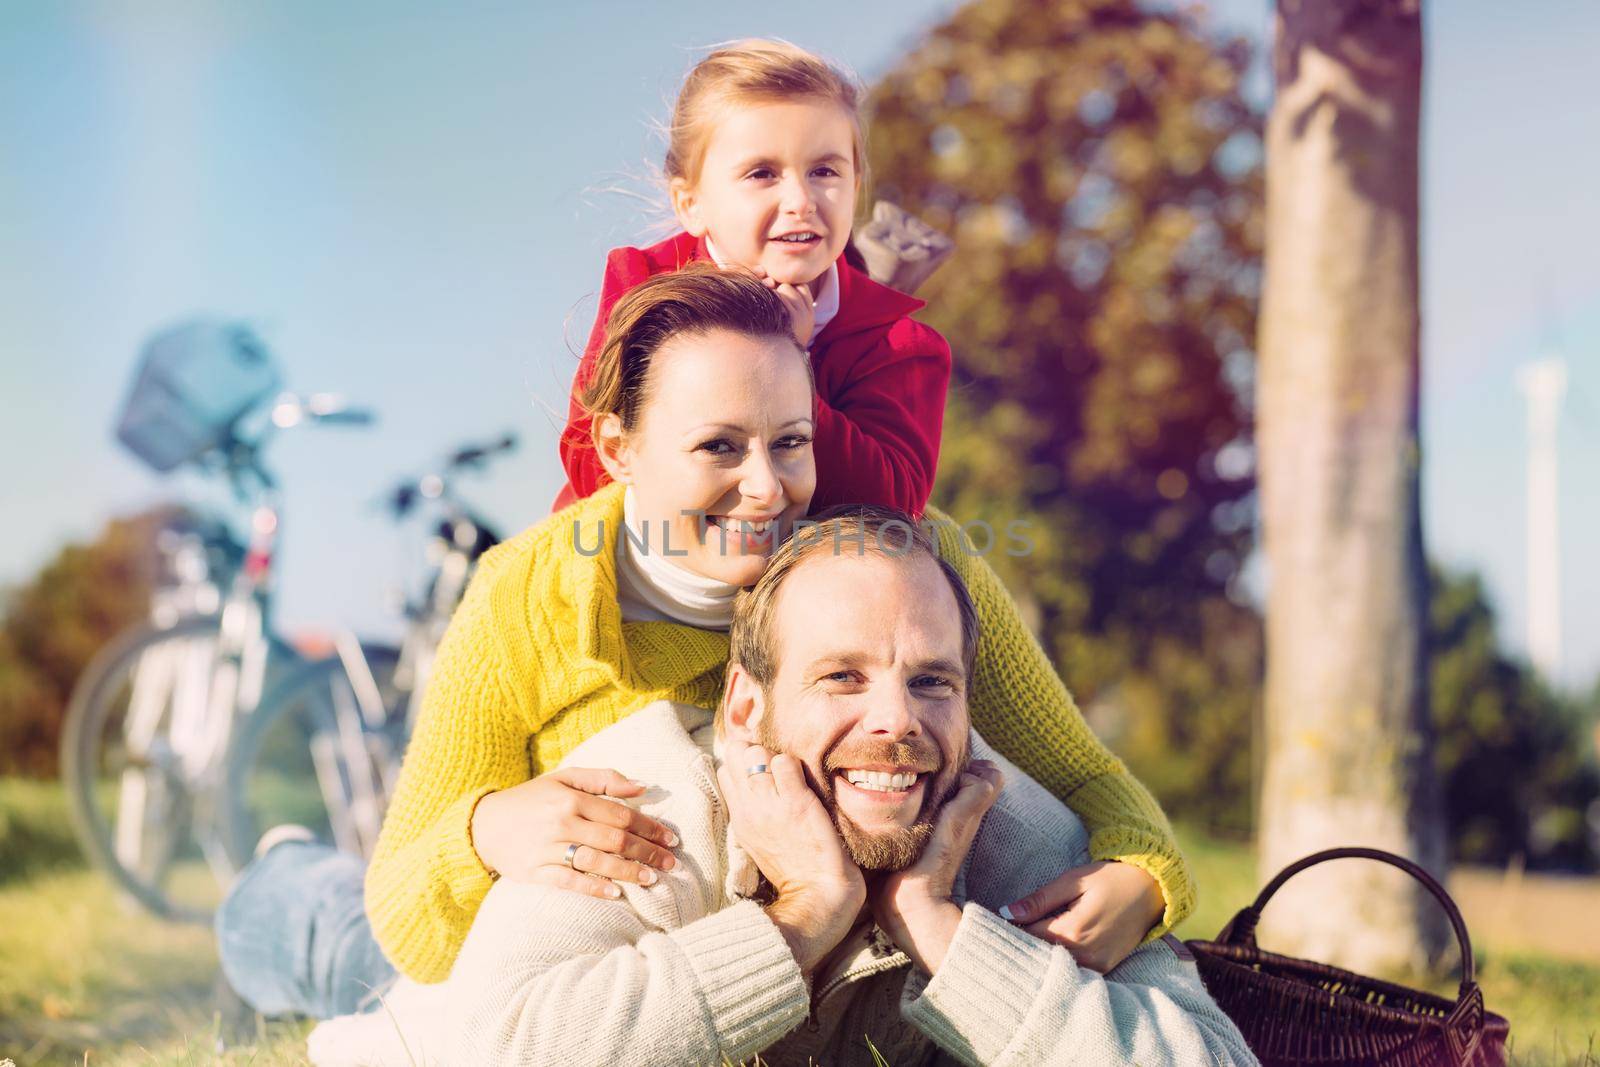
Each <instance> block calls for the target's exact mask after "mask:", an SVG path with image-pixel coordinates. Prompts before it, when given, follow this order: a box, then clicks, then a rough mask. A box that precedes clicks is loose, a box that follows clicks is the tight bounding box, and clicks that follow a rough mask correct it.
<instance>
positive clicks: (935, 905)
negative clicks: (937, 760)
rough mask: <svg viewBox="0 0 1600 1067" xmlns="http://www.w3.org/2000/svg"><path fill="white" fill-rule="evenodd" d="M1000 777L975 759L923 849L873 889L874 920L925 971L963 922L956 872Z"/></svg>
mask: <svg viewBox="0 0 1600 1067" xmlns="http://www.w3.org/2000/svg"><path fill="white" fill-rule="evenodd" d="M1004 782H1005V776H1004V775H1003V774H1002V773H1001V771H1000V768H998V767H996V766H995V765H994V764H993V763H990V762H989V761H988V760H973V761H972V763H971V764H970V765H968V767H967V770H966V773H964V774H963V775H962V776H961V782H960V787H959V788H958V789H957V790H956V794H955V796H953V797H951V798H950V799H949V800H947V801H946V802H945V804H944V807H943V808H942V809H941V810H940V812H939V818H938V821H937V822H936V823H935V824H934V828H933V836H932V837H930V838H929V839H928V844H927V846H926V847H924V848H923V850H922V855H921V856H918V857H917V861H916V862H915V863H913V864H912V865H911V866H909V867H907V868H906V869H905V870H903V871H896V872H895V873H893V874H890V875H887V876H885V877H884V878H883V880H882V881H881V882H879V883H878V885H877V886H876V887H875V888H874V889H873V891H872V915H873V918H874V919H876V920H877V923H878V926H879V927H881V928H882V929H883V932H884V933H886V934H888V935H889V937H890V938H891V939H892V940H893V941H894V943H895V944H897V945H899V946H900V948H901V949H903V950H904V951H905V953H906V955H908V956H910V957H911V959H912V961H913V962H914V963H916V965H917V966H918V967H921V968H922V969H923V970H924V971H925V972H927V973H928V974H933V973H934V972H936V971H937V970H938V969H939V964H941V963H943V962H944V955H945V952H946V950H948V949H949V947H950V940H951V938H953V937H954V936H955V932H956V927H957V926H959V925H960V924H961V908H960V907H958V906H957V905H956V904H955V902H954V901H952V900H951V899H950V894H951V892H952V890H953V889H954V887H955V881H956V874H957V873H958V872H959V871H960V870H961V863H962V861H963V860H965V859H966V858H967V853H968V852H971V851H972V840H973V838H975V837H976V836H977V835H978V826H979V824H981V823H982V822H983V817H984V815H985V814H986V813H987V812H988V811H989V808H990V807H991V806H993V804H994V802H995V798H997V797H998V796H999V795H1000V787H1001V785H1003V784H1004Z"/></svg>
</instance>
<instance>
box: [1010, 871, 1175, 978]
mask: <svg viewBox="0 0 1600 1067" xmlns="http://www.w3.org/2000/svg"><path fill="white" fill-rule="evenodd" d="M1063 908H1064V909H1066V910H1064V911H1063V910H1062V909H1063ZM1165 910H1166V900H1165V899H1164V898H1163V897H1162V895H1161V887H1160V886H1158V885H1157V884H1156V880H1155V879H1154V878H1152V877H1150V876H1149V875H1148V874H1146V873H1145V872H1144V871H1141V870H1140V869H1139V868H1137V867H1134V866H1131V865H1130V864H1126V863H1115V862H1111V863H1108V862H1104V861H1102V862H1097V863H1089V864H1085V865H1084V866H1082V867H1074V868H1073V869H1072V870H1070V871H1068V872H1066V873H1065V874H1063V875H1061V876H1060V877H1059V878H1057V879H1056V880H1055V881H1053V882H1051V883H1050V884H1049V885H1046V886H1043V887H1041V888H1039V889H1036V890H1034V891H1033V892H1032V893H1029V894H1028V895H1027V896H1025V897H1023V898H1022V899H1021V900H1019V901H1017V902H1016V903H1015V904H1011V905H1009V906H1008V907H1006V909H1005V911H1004V912H1002V915H1004V916H1005V917H1006V918H1008V919H1010V920H1011V921H1012V922H1015V923H1019V924H1025V925H1024V929H1026V930H1027V931H1028V933H1030V934H1032V935H1033V936H1034V937H1038V938H1043V939H1044V940H1046V941H1054V942H1055V943H1056V944H1058V945H1064V946H1065V947H1066V948H1067V950H1068V951H1070V952H1071V953H1072V958H1073V959H1075V960H1077V961H1078V966H1080V967H1087V968H1089V969H1090V970H1091V971H1099V972H1100V973H1101V974H1105V973H1106V972H1107V971H1109V970H1111V969H1112V968H1113V967H1115V966H1116V965H1117V964H1119V963H1121V962H1122V961H1123V960H1125V959H1127V958H1128V954H1129V953H1131V952H1132V951H1133V950H1134V949H1136V948H1138V947H1139V943H1140V942H1141V941H1143V940H1144V937H1145V935H1146V934H1148V933H1149V932H1150V928H1151V927H1152V926H1154V925H1155V924H1156V923H1158V922H1160V921H1161V915H1162V913H1163V912H1164V911H1165ZM1007 912H1009V914H1006V913H1007Z"/></svg>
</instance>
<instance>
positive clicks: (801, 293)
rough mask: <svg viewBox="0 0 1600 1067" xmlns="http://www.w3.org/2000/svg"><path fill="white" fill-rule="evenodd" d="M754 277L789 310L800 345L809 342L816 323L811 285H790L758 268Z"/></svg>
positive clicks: (815, 308) (814, 302)
mask: <svg viewBox="0 0 1600 1067" xmlns="http://www.w3.org/2000/svg"><path fill="white" fill-rule="evenodd" d="M756 277H757V278H760V279H761V282H762V284H763V285H765V286H766V287H767V288H768V289H771V290H772V291H773V292H775V293H777V294H778V299H779V300H782V301H783V306H784V307H785V308H787V309H788V311H789V322H790V324H791V325H793V327H794V335H795V337H796V338H797V339H798V340H799V341H800V343H801V344H802V345H809V344H811V334H812V332H813V331H814V330H815V329H816V325H817V305H816V298H815V297H813V296H812V295H811V286H809V285H807V284H805V283H804V282H801V283H800V284H798V285H790V284H789V283H788V282H779V281H775V280H774V279H772V278H770V277H768V275H767V272H766V271H764V270H759V269H758V270H757V271H756Z"/></svg>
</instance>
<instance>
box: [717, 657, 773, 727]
mask: <svg viewBox="0 0 1600 1067" xmlns="http://www.w3.org/2000/svg"><path fill="white" fill-rule="evenodd" d="M766 713H767V694H766V693H765V692H763V691H762V689H761V683H760V682H757V681H756V680H755V679H754V678H752V677H750V675H749V673H748V672H747V671H746V670H745V669H744V668H743V667H741V666H739V665H738V664H737V663H730V664H728V683H727V685H725V686H723V689H722V708H721V718H722V729H723V732H724V734H725V735H726V736H728V737H732V738H735V739H737V740H740V741H745V742H748V743H752V744H753V743H754V742H755V740H756V735H757V732H758V730H759V728H760V726H761V717H762V716H763V715H765V714H766Z"/></svg>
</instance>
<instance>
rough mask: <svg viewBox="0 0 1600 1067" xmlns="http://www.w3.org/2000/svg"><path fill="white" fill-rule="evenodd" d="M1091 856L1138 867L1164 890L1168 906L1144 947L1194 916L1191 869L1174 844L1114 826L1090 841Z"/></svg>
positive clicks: (1142, 942) (1163, 894)
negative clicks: (1173, 848)
mask: <svg viewBox="0 0 1600 1067" xmlns="http://www.w3.org/2000/svg"><path fill="white" fill-rule="evenodd" d="M1089 856H1090V858H1091V859H1096V860H1110V861H1115V862H1117V863H1126V864H1128V865H1129V866H1130V867H1137V868H1139V869H1140V870H1141V871H1143V872H1144V873H1145V874H1148V875H1149V876H1150V877H1151V878H1153V879H1155V883H1156V885H1157V886H1159V887H1160V888H1161V897H1162V899H1163V900H1164V901H1165V902H1166V906H1165V908H1163V910H1162V912H1161V919H1160V921H1159V922H1157V923H1156V925H1155V926H1152V927H1151V928H1150V930H1149V932H1148V933H1146V934H1145V937H1144V940H1143V941H1141V942H1140V944H1149V943H1150V942H1151V941H1155V940H1158V939H1159V938H1161V937H1162V935H1164V934H1167V933H1170V932H1171V931H1172V929H1173V928H1174V927H1176V926H1177V925H1178V924H1179V923H1181V922H1182V921H1183V920H1184V919H1187V918H1188V917H1189V916H1190V914H1192V913H1193V912H1194V906H1195V888H1194V882H1193V880H1191V879H1190V877H1189V865H1188V864H1187V863H1185V862H1184V859H1183V856H1182V854H1180V853H1178V852H1175V851H1173V850H1172V842H1171V841H1170V840H1168V841H1163V840H1161V839H1160V838H1157V837H1152V836H1150V835H1146V834H1139V833H1137V832H1135V831H1131V830H1128V829H1126V828H1124V827H1117V826H1113V827H1110V828H1108V829H1105V830H1101V831H1100V832H1099V833H1097V834H1094V835H1093V836H1091V837H1090V838H1089Z"/></svg>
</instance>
